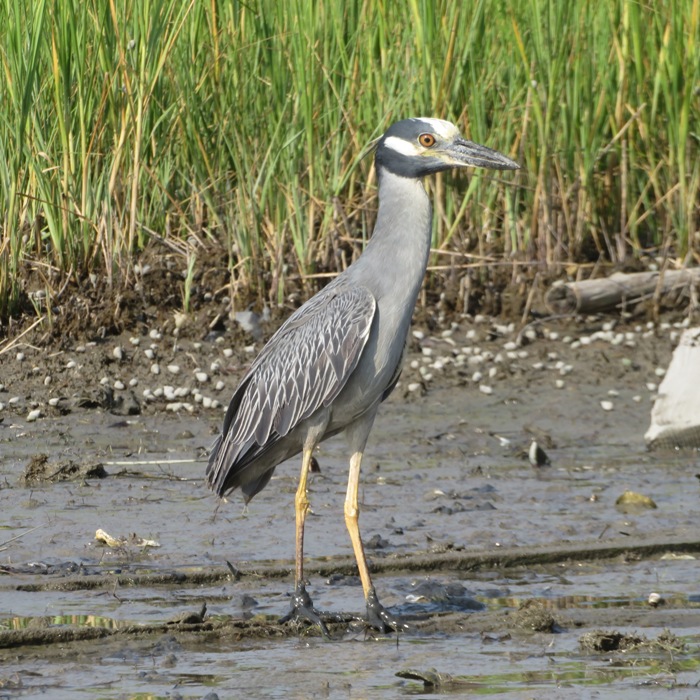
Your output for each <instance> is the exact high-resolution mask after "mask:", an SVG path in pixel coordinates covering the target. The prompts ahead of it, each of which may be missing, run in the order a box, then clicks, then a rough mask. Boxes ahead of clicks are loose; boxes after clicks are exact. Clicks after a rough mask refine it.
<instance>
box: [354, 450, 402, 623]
mask: <svg viewBox="0 0 700 700" xmlns="http://www.w3.org/2000/svg"><path fill="white" fill-rule="evenodd" d="M361 464H362V452H360V451H358V452H354V453H353V455H352V457H351V458H350V476H349V477H348V491H347V495H346V496H345V525H346V526H347V528H348V532H349V533H350V540H351V541H352V548H353V550H354V552H355V559H356V560H357V568H358V569H359V572H360V580H361V581H362V590H363V591H364V594H365V600H366V601H367V621H368V622H369V624H370V625H371V626H372V627H374V628H375V629H376V630H378V631H379V632H382V633H386V632H392V631H397V632H398V631H399V630H401V629H405V627H406V625H404V624H402V623H401V622H400V621H399V620H398V619H397V618H396V617H394V616H393V615H392V614H391V613H389V612H388V611H387V610H386V609H385V608H384V606H383V605H382V604H381V603H380V602H379V600H378V599H377V593H376V591H375V590H374V586H373V585H372V579H371V577H370V575H369V567H368V566H367V558H366V557H365V548H364V546H363V545H362V538H361V537H360V526H359V517H360V507H359V503H358V497H357V494H358V490H359V487H360V466H361Z"/></svg>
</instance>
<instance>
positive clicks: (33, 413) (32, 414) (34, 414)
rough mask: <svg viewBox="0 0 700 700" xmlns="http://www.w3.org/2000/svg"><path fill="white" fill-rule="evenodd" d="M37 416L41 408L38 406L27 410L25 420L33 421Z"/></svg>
mask: <svg viewBox="0 0 700 700" xmlns="http://www.w3.org/2000/svg"><path fill="white" fill-rule="evenodd" d="M38 418H41V410H40V409H38V408H35V409H34V410H32V411H29V413H28V414H27V422H28V423H33V422H34V421H35V420H37V419H38Z"/></svg>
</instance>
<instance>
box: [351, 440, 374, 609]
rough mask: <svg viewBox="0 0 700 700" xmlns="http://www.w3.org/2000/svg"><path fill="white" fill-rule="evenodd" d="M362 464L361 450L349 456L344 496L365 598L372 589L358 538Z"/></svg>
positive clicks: (363, 552)
mask: <svg viewBox="0 0 700 700" xmlns="http://www.w3.org/2000/svg"><path fill="white" fill-rule="evenodd" d="M361 464H362V452H355V453H354V454H353V455H352V457H351V458H350V476H349V477H348V492H347V495H346V496H345V525H346V526H347V528H348V532H349V533H350V540H351V541H352V548H353V550H354V552H355V559H356V560H357V568H358V569H359V571H360V579H361V581H362V590H363V591H364V593H365V598H368V597H369V595H370V591H371V590H372V580H371V578H370V575H369V567H368V566H367V559H366V557H365V548H364V547H363V546H362V539H361V538H360V527H359V517H360V508H359V505H358V500H357V492H358V489H359V486H360V465H361Z"/></svg>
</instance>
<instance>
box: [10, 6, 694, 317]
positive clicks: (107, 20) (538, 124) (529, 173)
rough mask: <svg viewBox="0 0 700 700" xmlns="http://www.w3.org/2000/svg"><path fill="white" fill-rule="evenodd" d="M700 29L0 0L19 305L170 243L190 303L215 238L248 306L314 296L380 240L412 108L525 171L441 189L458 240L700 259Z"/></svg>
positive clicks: (644, 14) (441, 232)
mask: <svg viewBox="0 0 700 700" xmlns="http://www.w3.org/2000/svg"><path fill="white" fill-rule="evenodd" d="M699 24H700V0H666V1H665V2H664V1H661V2H657V3H641V2H631V1H629V0H613V1H611V2H606V3H602V2H588V1H587V0H571V2H557V1H555V0H552V1H551V2H546V1H544V0H525V1H524V2H521V3H511V2H507V1H506V0H474V2H470V3H455V2H451V1H449V0H409V2H407V3H396V2H390V1H389V0H347V1H346V2H343V3H340V2H315V3H314V2H308V1H306V0H303V1H302V0H290V2H284V3H282V2H278V1H277V0H247V1H246V2H235V1H234V0H230V1H228V2H225V1H223V0H221V1H218V2H217V0H192V1H191V2H189V3H188V2H185V3H183V2H176V1H175V0H146V1H145V2H138V3H122V2H117V0H111V1H110V2H102V1H98V0H82V1H80V2H79V1H78V0H0V27H2V29H1V30H0V70H1V73H2V84H3V89H2V96H1V99H0V212H1V214H0V226H1V230H0V320H2V319H5V320H7V319H8V318H9V317H10V316H12V315H14V314H17V313H18V312H19V310H20V309H21V308H22V300H23V299H24V298H26V295H27V293H29V292H33V291H36V290H37V289H43V290H45V291H46V293H47V295H48V297H49V298H50V297H51V295H54V294H56V292H57V290H59V289H61V288H65V285H69V284H81V283H82V282H83V281H84V280H85V279H86V278H87V276H88V275H90V274H91V273H96V274H98V275H103V276H105V278H106V279H107V280H108V281H109V283H110V284H111V285H112V286H113V287H114V288H115V289H117V290H118V289H119V288H120V287H126V286H128V285H130V284H132V283H133V268H134V265H135V264H136V262H137V261H138V254H139V253H140V252H141V251H143V250H144V249H145V248H147V247H148V246H149V245H155V244H154V241H158V242H159V243H158V245H162V244H165V245H166V246H168V249H170V250H175V251H177V255H178V256H179V258H180V261H179V267H180V269H181V271H182V273H183V279H185V278H187V280H188V285H187V289H186V290H184V291H183V302H184V304H185V306H187V305H189V295H190V286H191V283H192V278H193V266H194V265H195V264H196V262H195V261H197V260H200V259H206V256H200V255H197V253H198V252H201V251H202V249H205V248H207V247H211V248H216V247H217V246H219V247H221V246H223V248H224V249H225V250H226V251H228V254H229V260H228V261H224V262H223V263H222V264H225V265H226V264H227V265H228V266H229V268H230V269H231V273H232V279H233V284H234V289H235V290H238V292H239V294H240V295H241V296H246V297H250V295H251V294H253V295H254V294H269V296H270V298H271V299H272V300H280V299H282V298H283V297H284V295H285V294H286V293H287V292H288V291H289V287H290V285H293V286H294V288H299V287H302V288H303V291H305V292H308V291H311V289H312V288H313V285H314V284H315V282H314V281H313V275H314V274H317V273H323V272H328V271H334V270H337V269H338V268H339V267H342V265H343V264H346V263H347V262H348V256H349V255H350V248H349V247H348V242H349V241H351V240H352V239H357V238H364V237H366V236H367V235H368V233H369V231H371V222H372V217H373V210H374V208H375V205H376V202H375V201H374V195H375V191H374V189H373V187H370V188H369V189H368V190H366V189H365V183H367V182H369V183H370V185H372V184H373V181H372V176H371V161H370V159H369V158H367V159H365V160H361V159H360V156H361V154H362V152H363V150H364V148H365V147H366V145H367V144H368V142H369V141H370V140H371V139H372V138H375V137H376V136H378V135H379V134H380V133H381V132H382V131H383V129H384V128H385V127H387V126H388V125H389V124H390V123H391V122H392V121H393V120H395V119H398V118H403V117H405V116H419V115H426V116H438V117H443V118H446V119H451V120H453V121H455V122H457V123H458V124H459V125H460V127H461V129H462V130H463V132H464V133H465V134H466V135H467V136H468V137H470V138H472V139H473V140H475V141H479V142H482V143H485V144H487V145H489V146H492V147H494V148H497V149H498V150H501V151H503V152H505V153H507V154H508V155H510V156H512V157H514V158H516V159H518V160H519V161H520V162H521V164H522V165H523V166H524V169H523V170H522V171H520V172H519V173H517V174H516V175H514V176H511V175H508V176H503V177H501V176H499V175H497V174H493V173H489V172H484V173H481V174H477V173H476V172H475V174H474V175H473V176H472V177H471V178H469V179H466V178H457V179H456V180H449V182H450V185H451V186H450V187H447V186H446V182H447V181H448V180H446V178H450V177H451V176H446V178H445V177H442V178H438V179H437V180H436V181H435V183H434V184H433V187H434V188H435V190H436V194H437V201H436V208H435V240H434V244H435V247H436V248H450V249H454V250H458V251H462V252H472V253H475V254H479V255H489V256H495V257H496V258H497V259H505V260H507V261H532V262H538V263H541V264H543V265H548V266H553V267H552V270H553V271H554V272H555V273H556V272H557V271H558V270H561V269H564V268H563V266H565V265H567V264H570V263H580V262H586V261H591V260H598V259H605V260H609V261H611V262H613V263H622V262H625V261H627V260H629V258H630V257H634V256H641V255H643V254H645V253H647V252H649V250H651V251H663V252H664V254H670V255H673V256H677V257H679V258H685V257H686V256H688V254H692V253H693V252H694V253H695V255H696V256H697V254H698V249H699V248H700V243H699V241H698V227H699V219H700V213H699V209H700V203H699V202H700V194H699V193H700V157H698V156H699V154H700V148H699V146H700V143H699V140H700V134H699V133H698V129H699V126H698V125H699V124H700V95H699V90H700V27H699ZM154 233H155V234H156V235H155V236H154V235H153V234H154ZM436 262H437V263H438V264H440V263H446V262H449V259H445V258H444V257H443V256H440V255H436Z"/></svg>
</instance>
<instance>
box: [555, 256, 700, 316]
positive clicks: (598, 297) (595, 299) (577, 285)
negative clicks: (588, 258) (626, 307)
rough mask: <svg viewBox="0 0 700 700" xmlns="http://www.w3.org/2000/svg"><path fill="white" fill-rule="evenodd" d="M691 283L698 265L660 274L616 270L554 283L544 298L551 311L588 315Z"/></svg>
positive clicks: (699, 278)
mask: <svg viewBox="0 0 700 700" xmlns="http://www.w3.org/2000/svg"><path fill="white" fill-rule="evenodd" d="M691 285H698V286H700V267H697V268H692V269H689V270H666V271H665V272H663V273H659V272H633V273H629V274H628V273H624V272H616V273H614V274H612V275H610V277H605V278H602V279H593V280H584V281H582V282H568V283H566V284H559V285H555V286H554V287H552V288H551V289H550V290H549V291H548V292H547V294H546V295H545V298H544V300H545V304H546V305H547V308H548V309H549V311H550V312H551V313H552V314H571V313H582V314H588V313H595V312H597V311H604V310H605V309H610V308H613V307H615V306H619V305H620V304H624V303H629V302H634V301H637V300H639V299H643V298H645V297H650V296H653V295H654V294H659V295H664V294H668V293H669V292H672V291H677V290H679V289H682V288H683V287H689V286H691Z"/></svg>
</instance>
